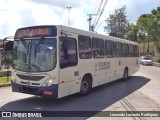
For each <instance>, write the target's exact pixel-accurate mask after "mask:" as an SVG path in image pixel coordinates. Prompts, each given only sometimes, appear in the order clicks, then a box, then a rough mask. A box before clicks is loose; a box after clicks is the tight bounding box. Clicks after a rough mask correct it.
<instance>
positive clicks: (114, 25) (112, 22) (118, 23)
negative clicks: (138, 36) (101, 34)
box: [104, 6, 130, 38]
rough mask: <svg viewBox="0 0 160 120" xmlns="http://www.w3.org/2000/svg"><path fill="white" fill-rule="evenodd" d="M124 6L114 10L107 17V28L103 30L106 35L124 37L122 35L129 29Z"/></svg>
mask: <svg viewBox="0 0 160 120" xmlns="http://www.w3.org/2000/svg"><path fill="white" fill-rule="evenodd" d="M125 10H126V6H123V7H122V8H119V9H116V10H115V11H114V12H113V13H112V14H110V15H109V17H108V19H107V20H106V23H107V26H105V27H104V30H105V31H107V32H108V33H116V34H119V35H120V37H122V38H123V37H124V34H125V33H126V32H128V30H129V29H130V24H129V21H128V20H127V16H126V12H125Z"/></svg>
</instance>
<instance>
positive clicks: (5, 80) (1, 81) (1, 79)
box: [0, 76, 11, 83]
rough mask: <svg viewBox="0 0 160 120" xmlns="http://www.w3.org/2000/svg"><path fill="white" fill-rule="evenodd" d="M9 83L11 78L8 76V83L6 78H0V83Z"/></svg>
mask: <svg viewBox="0 0 160 120" xmlns="http://www.w3.org/2000/svg"><path fill="white" fill-rule="evenodd" d="M9 81H11V76H8V81H7V77H0V83H3V82H9Z"/></svg>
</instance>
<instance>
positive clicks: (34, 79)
mask: <svg viewBox="0 0 160 120" xmlns="http://www.w3.org/2000/svg"><path fill="white" fill-rule="evenodd" d="M16 75H17V76H18V77H19V78H20V79H23V80H33V81H39V80H41V79H43V78H44V77H45V76H28V75H20V74H16Z"/></svg>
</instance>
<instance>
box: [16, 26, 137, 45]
mask: <svg viewBox="0 0 160 120" xmlns="http://www.w3.org/2000/svg"><path fill="white" fill-rule="evenodd" d="M55 27H56V28H57V29H59V30H61V31H64V32H70V33H74V34H78V35H84V36H90V37H91V36H92V37H95V38H101V39H105V40H111V41H115V42H123V43H127V44H135V45H138V43H137V42H133V41H130V40H125V39H121V38H117V37H113V36H107V35H102V34H99V33H95V32H90V31H85V30H80V29H77V28H72V27H68V26H64V25H39V26H29V27H23V28H19V29H17V31H20V30H23V29H33V28H35V29H36V28H51V29H53V30H54V29H55ZM17 31H16V34H15V38H17V36H18V35H17ZM53 33H54V32H53V31H52V34H53ZM57 33H58V32H57V31H56V33H54V36H55V34H57Z"/></svg>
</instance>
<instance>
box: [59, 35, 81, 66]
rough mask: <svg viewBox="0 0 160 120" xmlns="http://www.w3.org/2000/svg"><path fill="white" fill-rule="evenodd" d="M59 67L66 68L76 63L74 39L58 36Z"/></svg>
mask: <svg viewBox="0 0 160 120" xmlns="http://www.w3.org/2000/svg"><path fill="white" fill-rule="evenodd" d="M59 44H60V45H59V48H60V56H59V57H60V67H61V68H62V69H63V68H66V67H71V66H75V65H77V62H78V58H77V44H76V39H74V38H69V37H60V42H59Z"/></svg>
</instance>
